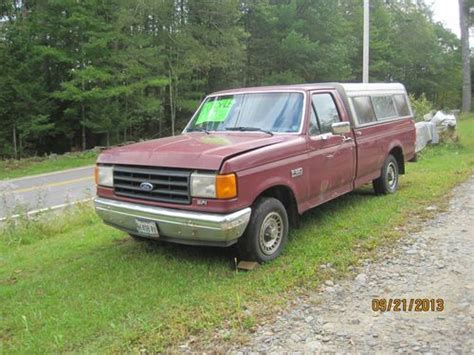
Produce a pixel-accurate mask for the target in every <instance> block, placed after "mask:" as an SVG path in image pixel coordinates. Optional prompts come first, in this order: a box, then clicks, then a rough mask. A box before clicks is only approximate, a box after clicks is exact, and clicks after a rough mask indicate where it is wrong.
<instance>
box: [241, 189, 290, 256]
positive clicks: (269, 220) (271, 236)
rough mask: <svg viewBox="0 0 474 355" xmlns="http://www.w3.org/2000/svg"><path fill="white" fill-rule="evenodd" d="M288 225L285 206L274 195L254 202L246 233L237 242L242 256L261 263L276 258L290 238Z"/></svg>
mask: <svg viewBox="0 0 474 355" xmlns="http://www.w3.org/2000/svg"><path fill="white" fill-rule="evenodd" d="M288 226H289V224H288V214H287V213H286V209H285V206H283V204H282V203H281V202H280V201H279V200H277V199H276V198H273V197H263V198H260V199H259V200H257V202H256V203H255V204H254V208H253V211H252V216H251V217H250V221H249V224H248V226H247V229H246V230H245V232H244V235H243V236H242V237H240V239H239V240H238V242H237V248H238V250H239V256H240V258H241V259H242V260H245V261H257V262H259V263H263V262H266V261H270V260H273V259H275V258H276V257H278V256H279V255H280V254H281V252H282V250H283V248H284V246H285V244H286V242H287V240H288Z"/></svg>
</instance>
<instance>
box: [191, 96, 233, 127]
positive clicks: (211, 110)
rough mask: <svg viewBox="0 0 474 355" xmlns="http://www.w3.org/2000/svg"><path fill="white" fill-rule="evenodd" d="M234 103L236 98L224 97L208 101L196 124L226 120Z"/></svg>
mask: <svg viewBox="0 0 474 355" xmlns="http://www.w3.org/2000/svg"><path fill="white" fill-rule="evenodd" d="M233 104H234V99H222V100H214V101H209V102H206V103H205V104H204V105H203V106H202V108H201V112H200V113H199V117H198V119H197V121H196V123H195V124H196V125H198V124H201V123H205V122H224V121H225V119H226V118H227V116H228V115H229V112H230V109H231V108H232V105H233Z"/></svg>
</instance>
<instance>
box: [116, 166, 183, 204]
mask: <svg viewBox="0 0 474 355" xmlns="http://www.w3.org/2000/svg"><path fill="white" fill-rule="evenodd" d="M190 176H191V172H190V171H186V170H175V169H163V168H150V167H136V166H124V165H116V166H114V192H115V194H116V195H118V196H125V197H130V198H137V199H143V200H152V201H160V202H170V203H182V204H188V203H191V195H190V192H189V190H190V188H189V180H190ZM142 183H149V184H152V185H153V186H152V188H151V189H150V190H145V189H143V188H141V187H140V185H141V184H142ZM149 188H150V186H149Z"/></svg>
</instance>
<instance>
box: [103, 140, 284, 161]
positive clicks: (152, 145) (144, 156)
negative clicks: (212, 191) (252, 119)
mask: <svg viewBox="0 0 474 355" xmlns="http://www.w3.org/2000/svg"><path fill="white" fill-rule="evenodd" d="M284 140H285V137H284V136H269V135H267V134H265V133H260V132H258V133H257V132H255V133H254V132H245V133H210V134H205V133H202V132H199V133H198V132H196V133H190V134H183V135H180V136H175V137H167V138H161V139H155V140H150V141H146V142H141V143H136V144H131V145H127V146H123V147H118V148H113V149H110V150H107V151H104V152H103V153H102V154H101V155H100V156H99V159H98V163H103V164H123V165H142V166H155V167H170V168H188V169H202V170H219V169H220V167H221V165H222V162H223V161H224V160H226V159H228V158H230V157H233V156H236V155H239V154H242V153H245V152H248V151H252V150H255V149H258V148H262V147H266V146H269V145H272V144H276V143H279V142H282V141H284Z"/></svg>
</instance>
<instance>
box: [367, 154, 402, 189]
mask: <svg viewBox="0 0 474 355" xmlns="http://www.w3.org/2000/svg"><path fill="white" fill-rule="evenodd" d="M398 179H399V173H398V163H397V159H395V157H394V156H393V155H391V154H390V155H389V156H388V157H387V159H386V160H385V162H384V164H383V167H382V171H381V174H380V177H379V178H378V179H375V180H374V181H373V186H374V191H375V193H376V194H377V195H387V194H394V193H395V192H397V189H398Z"/></svg>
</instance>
